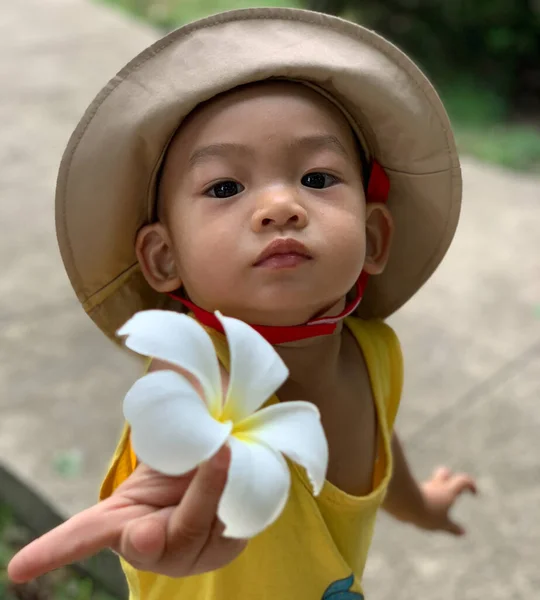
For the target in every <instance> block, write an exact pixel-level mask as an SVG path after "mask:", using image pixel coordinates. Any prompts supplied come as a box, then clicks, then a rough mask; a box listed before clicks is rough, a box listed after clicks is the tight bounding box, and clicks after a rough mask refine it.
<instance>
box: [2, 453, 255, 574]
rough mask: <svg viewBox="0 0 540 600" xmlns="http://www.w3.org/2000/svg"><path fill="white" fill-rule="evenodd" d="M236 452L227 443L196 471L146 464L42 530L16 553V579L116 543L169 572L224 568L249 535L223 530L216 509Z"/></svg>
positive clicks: (136, 559) (141, 565)
mask: <svg viewBox="0 0 540 600" xmlns="http://www.w3.org/2000/svg"><path fill="white" fill-rule="evenodd" d="M229 458H230V454H229V451H228V449H227V448H226V447H224V448H222V449H221V450H220V451H219V452H218V454H216V455H215V456H214V458H213V459H212V460H210V461H209V462H207V463H206V464H204V465H202V466H201V467H200V468H199V469H198V470H197V471H196V472H192V473H190V474H188V475H184V476H182V477H167V476H166V475H162V474H160V473H157V472H156V471H153V470H152V469H150V468H149V467H147V466H146V465H139V466H138V467H137V469H136V470H135V471H134V473H133V474H132V475H131V476H130V477H129V478H128V479H127V480H126V481H125V482H124V483H123V484H122V485H121V486H119V487H118V489H117V490H116V491H115V492H114V494H113V495H112V496H111V497H110V498H107V499H106V500H104V501H102V502H100V503H99V504H96V505H95V506H93V507H92V508H89V509H87V510H85V511H83V512H81V513H79V514H78V515H75V516H74V517H72V518H71V519H69V520H68V521H66V522H65V523H63V524H62V525H60V526H59V527H57V528H56V529H53V530H52V531H50V532H49V533H47V534H45V535H43V536H42V537H40V538H39V539H37V540H35V541H34V542H32V543H31V544H29V545H28V546H26V547H25V548H23V549H22V550H21V551H20V552H19V553H18V554H16V555H15V557H14V558H13V559H12V561H11V562H10V564H9V566H8V574H9V577H10V578H11V579H12V580H13V581H15V582H24V581H28V580H30V579H34V578H35V577H38V576H40V575H43V574H44V573H46V572H48V571H52V570H53V569H57V568H59V567H62V566H64V565H67V564H69V563H71V562H75V561H78V560H82V559H84V558H86V557H88V556H91V555H93V554H95V553H97V552H99V551H100V550H102V549H104V548H107V547H109V548H112V549H113V550H114V551H115V552H117V553H118V554H120V555H122V556H123V557H124V558H125V559H126V560H127V561H128V562H129V563H131V564H132V565H133V566H134V567H135V568H137V569H140V570H144V571H153V572H155V573H160V574H163V575H168V576H170V577H185V576H188V575H195V574H198V573H204V572H206V571H211V570H214V569H218V568H219V567H222V566H224V565H226V564H227V563H229V562H231V561H232V560H233V559H234V558H236V556H238V554H240V552H241V551H242V550H243V549H244V547H245V545H246V542H245V541H243V540H236V539H228V538H224V537H222V535H221V533H222V531H223V527H222V525H221V523H220V522H219V521H218V520H217V517H216V511H217V507H218V503H219V499H220V496H221V493H222V491H223V488H224V486H225V482H226V480H227V470H228V464H229Z"/></svg>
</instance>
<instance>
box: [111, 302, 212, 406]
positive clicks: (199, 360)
mask: <svg viewBox="0 0 540 600" xmlns="http://www.w3.org/2000/svg"><path fill="white" fill-rule="evenodd" d="M117 333H118V335H120V336H127V339H126V340H125V345H126V346H127V347H128V348H130V349H131V350H133V351H134V352H137V353H138V354H143V355H145V356H151V357H153V358H158V359H160V360H164V361H166V362H169V363H172V364H173V365H176V366H178V367H180V368H182V369H184V370H186V371H189V372H190V373H191V374H192V375H194V376H195V377H196V378H197V379H198V380H199V382H200V384H201V386H202V388H203V390H204V394H205V400H206V403H207V404H208V406H209V408H210V412H211V413H212V415H214V416H216V417H219V415H220V413H221V409H222V405H223V402H222V396H223V395H222V389H221V374H220V372H219V364H218V360H217V356H216V352H215V349H214V345H213V344H212V340H211V339H210V336H209V335H208V334H207V333H206V331H205V330H204V329H203V327H201V325H199V324H198V323H197V321H195V320H194V319H192V318H191V317H188V316H187V315H183V314H180V313H176V312H173V311H169V310H145V311H142V312H139V313H136V314H135V315H134V316H133V317H132V318H131V319H130V320H129V321H128V322H127V323H126V324H125V325H124V326H123V327H121V328H120V329H119V330H118V332H117Z"/></svg>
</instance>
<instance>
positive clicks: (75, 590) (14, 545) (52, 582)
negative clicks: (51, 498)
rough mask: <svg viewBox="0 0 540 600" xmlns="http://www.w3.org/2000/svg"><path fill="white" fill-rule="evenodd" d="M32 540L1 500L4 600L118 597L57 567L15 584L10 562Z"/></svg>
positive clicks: (0, 569) (1, 587)
mask: <svg viewBox="0 0 540 600" xmlns="http://www.w3.org/2000/svg"><path fill="white" fill-rule="evenodd" d="M30 541H31V535H30V533H29V531H27V530H26V529H25V528H24V527H21V525H20V524H19V523H17V522H16V520H15V517H14V516H13V511H12V510H11V508H10V507H9V506H8V505H7V504H5V503H3V502H1V501H0V599H1V600H21V599H25V600H51V599H54V600H118V599H115V598H113V597H112V596H111V595H109V594H107V593H105V592H103V591H102V590H100V589H98V588H97V586H96V585H95V583H94V582H93V581H92V580H91V579H90V578H88V577H84V576H81V575H79V574H78V573H76V572H75V571H74V570H72V569H69V568H63V569H58V570H56V571H53V572H51V573H49V574H47V575H44V576H43V577H40V578H38V579H36V580H34V581H32V582H29V583H28V584H21V585H14V584H12V583H11V582H10V581H9V579H8V576H7V565H8V563H9V561H10V560H11V557H12V556H13V555H14V554H15V552H16V551H17V550H18V549H19V548H21V547H22V546H23V545H25V544H27V543H28V542H30Z"/></svg>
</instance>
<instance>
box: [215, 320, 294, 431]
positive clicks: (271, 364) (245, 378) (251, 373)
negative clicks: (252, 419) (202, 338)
mask: <svg viewBox="0 0 540 600" xmlns="http://www.w3.org/2000/svg"><path fill="white" fill-rule="evenodd" d="M216 316H217V318H218V319H219V320H220V322H221V324H222V325H223V329H224V330H225V334H226V336H227V342H228V344H229V352H230V356H231V368H230V381H229V388H228V390H227V396H226V398H225V406H224V409H223V418H225V419H227V420H229V419H230V420H231V421H233V422H234V423H237V422H239V421H241V420H242V419H244V418H245V417H247V416H248V415H250V414H251V413H253V412H254V411H256V410H257V409H258V408H259V407H260V406H261V405H262V404H263V403H264V402H266V400H268V398H270V396H271V395H272V394H274V393H275V392H276V390H277V389H278V388H279V387H280V386H281V385H282V384H283V383H284V382H285V380H286V379H287V377H288V376H289V370H288V369H287V367H286V366H285V363H284V362H283V361H282V360H281V358H280V356H279V355H278V353H277V352H276V351H275V350H274V348H273V347H272V345H271V344H269V343H268V342H267V341H266V340H265V339H264V338H263V337H262V336H261V335H260V334H259V333H257V332H256V331H255V330H254V329H253V328H252V327H250V326H249V325H247V324H246V323H244V322H243V321H239V320H238V319H231V318H230V317H224V316H223V315H221V314H220V313H218V312H216Z"/></svg>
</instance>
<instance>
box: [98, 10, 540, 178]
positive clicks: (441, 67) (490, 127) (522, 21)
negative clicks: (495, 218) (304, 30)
mask: <svg viewBox="0 0 540 600" xmlns="http://www.w3.org/2000/svg"><path fill="white" fill-rule="evenodd" d="M102 1H104V2H107V3H108V4H111V5H114V6H116V7H119V8H121V9H123V10H125V11H126V12H129V13H130V14H133V15H135V16H137V17H139V18H141V19H144V20H145V21H147V22H149V23H150V24H152V25H154V26H157V27H159V28H160V29H161V30H162V31H169V30H171V29H174V28H175V27H177V26H179V25H181V24H183V23H186V22H189V21H193V20H194V19H198V18H201V17H204V16H206V15H209V14H212V13H216V12H220V11H223V10H229V9H234V8H246V7H254V6H296V7H304V8H310V9H312V10H318V11H320V12H326V13H329V14H335V15H339V16H342V17H345V18H349V19H351V20H354V21H357V22H359V23H362V24H363V25H365V26H367V27H369V28H372V29H374V30H375V31H377V32H379V33H381V34H382V35H384V36H385V37H387V38H388V39H389V40H391V41H392V42H393V43H395V44H396V45H397V46H399V47H400V48H402V49H403V50H404V51H405V52H406V53H407V54H409V55H410V56H411V57H412V58H413V59H414V60H415V62H416V63H417V64H419V65H420V67H421V68H422V69H423V70H424V71H425V72H426V73H427V75H428V76H429V77H430V78H431V79H432V80H433V82H434V83H435V86H436V88H437V89H438V91H439V93H440V94H441V96H442V98H443V101H444V103H445V105H446V108H447V110H448V112H449V114H450V117H451V119H452V121H453V124H454V127H455V129H456V133H457V140H458V144H459V146H460V149H461V150H462V151H464V152H468V153H471V154H474V155H475V156H477V157H479V158H481V159H483V160H487V161H489V162H496V163H499V164H502V165H504V166H507V167H511V168H514V169H526V170H533V171H534V170H537V171H540V0H384V1H383V2H382V1H381V0H102Z"/></svg>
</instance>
